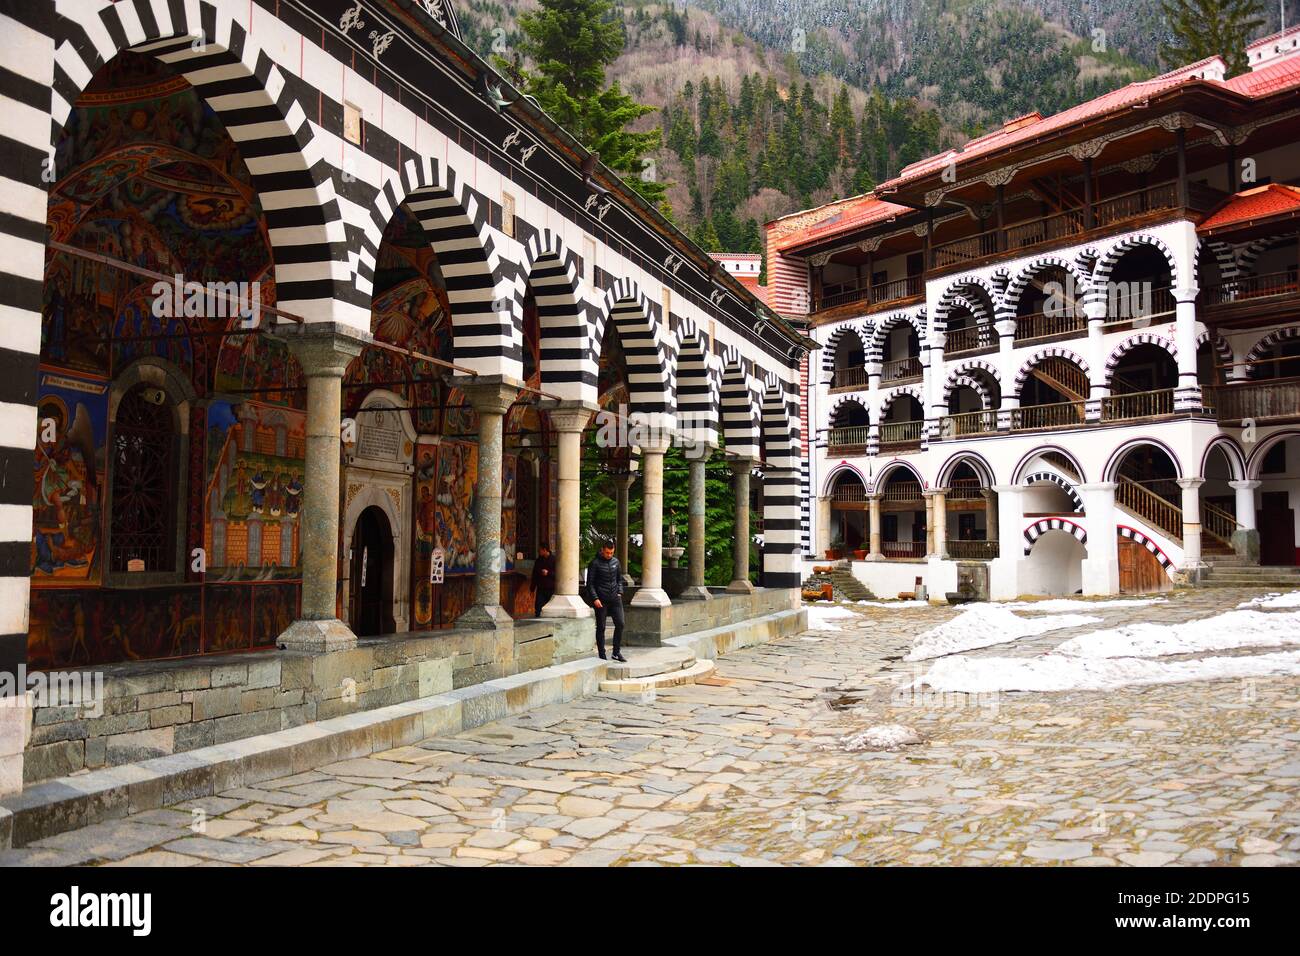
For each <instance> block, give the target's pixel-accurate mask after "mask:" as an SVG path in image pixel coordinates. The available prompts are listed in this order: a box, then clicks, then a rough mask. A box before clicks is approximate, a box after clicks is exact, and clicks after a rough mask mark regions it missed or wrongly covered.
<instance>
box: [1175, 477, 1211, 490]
mask: <svg viewBox="0 0 1300 956" xmlns="http://www.w3.org/2000/svg"><path fill="white" fill-rule="evenodd" d="M1176 480H1177V482H1178V487H1179V488H1182V489H1183V490H1184V491H1190V490H1192V489H1194V488H1199V487H1201V485H1203V484H1205V479H1204V478H1178V479H1176Z"/></svg>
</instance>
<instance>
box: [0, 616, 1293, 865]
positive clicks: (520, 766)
mask: <svg viewBox="0 0 1300 956" xmlns="http://www.w3.org/2000/svg"><path fill="white" fill-rule="evenodd" d="M1258 593H1260V592H1258V591H1225V590H1206V591H1196V592H1187V593H1178V594H1176V595H1174V596H1172V597H1171V599H1170V600H1169V601H1167V602H1162V603H1159V604H1155V605H1151V606H1150V607H1145V608H1136V609H1135V608H1131V607H1130V608H1102V609H1098V610H1097V611H1095V612H1090V613H1095V614H1096V615H1097V616H1100V617H1102V618H1103V619H1104V624H1101V625H1089V626H1087V627H1083V628H1071V629H1068V630H1061V631H1053V632H1051V633H1050V634H1047V635H1043V636H1041V637H1037V638H1033V639H1029V640H1025V641H1022V642H1019V643H1017V644H1016V645H1014V646H1008V645H1003V646H1002V647H996V648H989V649H987V650H985V651H976V652H973V653H974V654H976V655H979V654H988V655H1006V654H1008V653H1015V654H1030V653H1037V652H1041V651H1042V650H1044V649H1046V648H1049V647H1052V646H1055V645H1056V644H1058V643H1060V642H1061V641H1063V640H1065V639H1067V638H1069V637H1071V636H1076V635H1078V634H1079V633H1083V632H1085V631H1087V630H1090V629H1092V628H1094V627H1105V626H1113V625H1116V624H1119V623H1124V622H1127V621H1131V620H1134V619H1135V618H1136V617H1137V616H1138V615H1141V618H1142V619H1145V620H1154V621H1165V622H1175V621H1181V620H1190V619H1193V618H1199V617H1207V616H1209V615H1211V614H1213V613H1215V612H1217V611H1220V610H1223V609H1225V608H1231V607H1233V606H1235V605H1236V603H1237V602H1239V601H1241V600H1244V599H1245V598H1247V597H1250V596H1253V595H1255V594H1258ZM854 610H855V612H856V613H858V614H859V615H860V616H859V618H858V619H856V620H853V619H845V620H843V621H840V620H837V621H835V622H834V630H815V631H810V632H807V633H804V634H802V635H798V636H796V637H792V638H787V639H785V640H782V641H779V642H775V643H772V644H768V645H765V646H761V647H757V648H751V649H748V650H744V651H740V652H737V653H735V654H733V655H730V656H728V657H726V658H724V659H722V660H721V661H719V664H718V669H717V672H716V674H715V676H714V677H713V678H712V679H711V680H710V682H709V683H707V684H700V685H694V686H686V687H681V688H674V689H672V690H671V691H665V692H660V693H659V695H658V696H657V698H656V699H655V700H653V701H640V700H635V699H630V698H628V699H617V698H613V697H609V696H600V697H594V698H586V699H583V700H580V701H577V702H575V703H570V704H565V705H557V706H553V707H547V708H545V709H541V710H537V711H533V712H531V713H529V714H526V715H521V716H518V717H514V718H511V719H508V720H503V721H500V722H498V723H495V724H490V725H487V726H484V727H481V728H479V729H477V730H474V731H470V732H467V733H463V734H460V735H459V736H456V737H453V738H447V739H431V740H427V741H425V742H423V743H422V744H421V745H419V746H413V747H402V748H399V749H397V750H393V751H389V752H387V753H381V754H376V755H374V756H372V757H368V758H364V759H357V760H347V761H343V762H341V763H337V764H333V765H331V766H326V767H322V768H320V769H319V770H316V771H312V772H308V773H302V774H297V775H295V776H292V777H285V778H283V779H280V780H275V781H271V782H269V783H266V784H264V785H262V786H260V787H257V788H248V789H239V790H232V791H230V792H227V793H223V794H221V795H220V796H217V797H210V798H206V799H201V800H193V801H189V802H187V803H182V804H179V805H177V806H176V807H174V808H170V809H164V810H156V811H151V812H147V813H140V814H136V815H134V816H131V817H129V818H127V819H125V820H121V821H116V822H113V823H106V824H100V825H96V826H93V827H89V828H87V829H84V830H80V831H76V832H72V833H67V834H62V835H60V836H57V837H53V838H50V839H47V840H44V841H41V843H40V844H39V845H38V846H33V847H29V848H27V849H23V850H16V851H12V852H11V853H9V854H7V855H6V856H4V857H2V858H0V862H9V863H28V864H42V863H81V862H108V863H113V864H131V865H141V864H145V865H148V864H154V865H186V866H188V865H211V864H252V865H277V864H278V865H294V866H299V865H306V866H333V865H349V864H352V865H357V864H373V865H387V866H419V865H426V864H436V865H452V866H481V865H486V864H491V863H522V864H540V865H547V864H596V865H607V864H623V865H628V864H632V865H646V864H668V865H672V864H689V863H704V864H739V865H762V864H773V863H781V864H828V863H829V864H835V863H839V864H849V863H854V864H881V863H907V864H933V863H951V864H1000V865H1005V864H1058V863H1061V864H1069V865H1074V866H1116V865H1124V864H1132V865H1164V864H1246V865H1279V864H1294V863H1296V862H1297V861H1300V694H1298V693H1297V692H1298V691H1300V678H1296V677H1278V678H1264V679H1255V680H1253V681H1214V682H1199V683H1188V684H1170V685H1159V686H1145V687H1130V688H1127V689H1124V690H1119V691H1108V692H1105V693H1097V692H1070V693H1058V694H1041V693H1003V694H1000V695H997V697H996V699H989V698H967V697H964V696H962V695H944V696H942V697H938V698H933V699H925V698H919V699H918V698H914V697H906V696H903V695H899V694H897V693H896V692H895V688H896V686H898V684H899V681H900V680H901V679H902V678H908V679H910V678H912V677H913V676H915V675H916V674H917V673H919V671H918V670H917V667H918V665H912V664H905V663H903V662H902V661H901V660H900V658H901V656H902V655H904V654H905V653H906V652H907V650H908V649H909V648H910V646H911V641H912V638H913V637H914V636H915V635H916V634H917V633H919V632H920V631H922V630H925V629H927V628H929V627H932V626H934V625H935V624H937V623H939V622H940V621H942V620H945V619H947V618H949V617H951V616H952V615H954V614H955V613H957V612H956V611H955V610H953V609H950V608H927V607H918V608H911V609H899V608H882V607H869V608H855V609H854ZM893 723H897V724H903V725H906V726H907V727H910V728H912V729H914V730H915V731H916V732H917V733H918V734H919V735H920V737H921V738H922V741H921V743H919V744H915V745H912V746H906V747H903V748H902V749H900V750H898V751H896V752H888V751H867V752H849V751H848V750H846V748H845V747H844V746H843V744H842V742H841V741H842V738H844V737H845V736H847V735H850V734H853V733H855V732H859V731H862V730H864V729H865V728H867V727H869V726H872V725H880V724H893Z"/></svg>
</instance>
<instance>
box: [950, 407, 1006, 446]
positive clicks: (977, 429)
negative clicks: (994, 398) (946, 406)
mask: <svg viewBox="0 0 1300 956" xmlns="http://www.w3.org/2000/svg"><path fill="white" fill-rule="evenodd" d="M997 430H998V411H997V409H996V408H986V409H984V410H983V411H977V412H961V413H960V414H957V415H945V416H944V417H943V418H942V419H940V421H939V438H940V439H943V440H949V439H953V438H965V437H967V436H968V435H988V434H992V433H993V432H996V431H997Z"/></svg>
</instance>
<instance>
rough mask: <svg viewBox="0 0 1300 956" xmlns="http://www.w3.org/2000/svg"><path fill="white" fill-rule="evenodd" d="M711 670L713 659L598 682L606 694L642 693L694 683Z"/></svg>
mask: <svg viewBox="0 0 1300 956" xmlns="http://www.w3.org/2000/svg"><path fill="white" fill-rule="evenodd" d="M713 671H714V663H713V661H709V660H704V661H695V662H694V663H693V664H691V666H689V667H687V668H685V669H681V668H679V669H677V670H672V671H666V672H665V673H662V674H649V675H646V676H645V677H630V678H627V679H624V680H603V681H601V682H600V689H601V691H603V692H604V693H607V694H643V693H645V692H646V691H652V690H660V689H662V688H665V687H678V686H680V685H682V684H694V683H695V682H696V681H699V680H703V679H704V678H706V677H708V676H709V675H710V674H712V673H713Z"/></svg>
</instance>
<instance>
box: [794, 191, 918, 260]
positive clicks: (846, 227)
mask: <svg viewBox="0 0 1300 956" xmlns="http://www.w3.org/2000/svg"><path fill="white" fill-rule="evenodd" d="M912 211H913V210H912V209H911V207H909V206H900V205H898V204H897V203H892V202H886V201H885V200H883V199H880V198H879V197H877V196H875V195H874V194H872V193H867V194H866V195H865V196H858V197H857V198H856V199H851V200H846V201H845V202H844V204H843V205H842V206H841V207H840V209H839V211H838V212H836V213H835V214H834V215H832V216H829V217H827V218H826V219H823V220H822V221H821V222H819V223H817V224H816V225H815V226H809V227H808V228H807V229H800V230H798V231H796V232H792V233H790V235H788V236H786V237H784V238H783V239H781V240H780V241H779V242H778V243H777V248H778V249H785V248H789V247H790V246H793V245H803V244H804V243H807V242H812V241H813V240H815V239H819V238H822V237H824V236H837V235H840V234H841V233H845V232H851V231H853V230H854V229H861V228H863V227H864V226H870V225H872V224H874V223H877V222H884V221H885V220H887V219H892V218H893V217H895V216H901V215H904V214H906V213H909V212H912Z"/></svg>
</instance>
